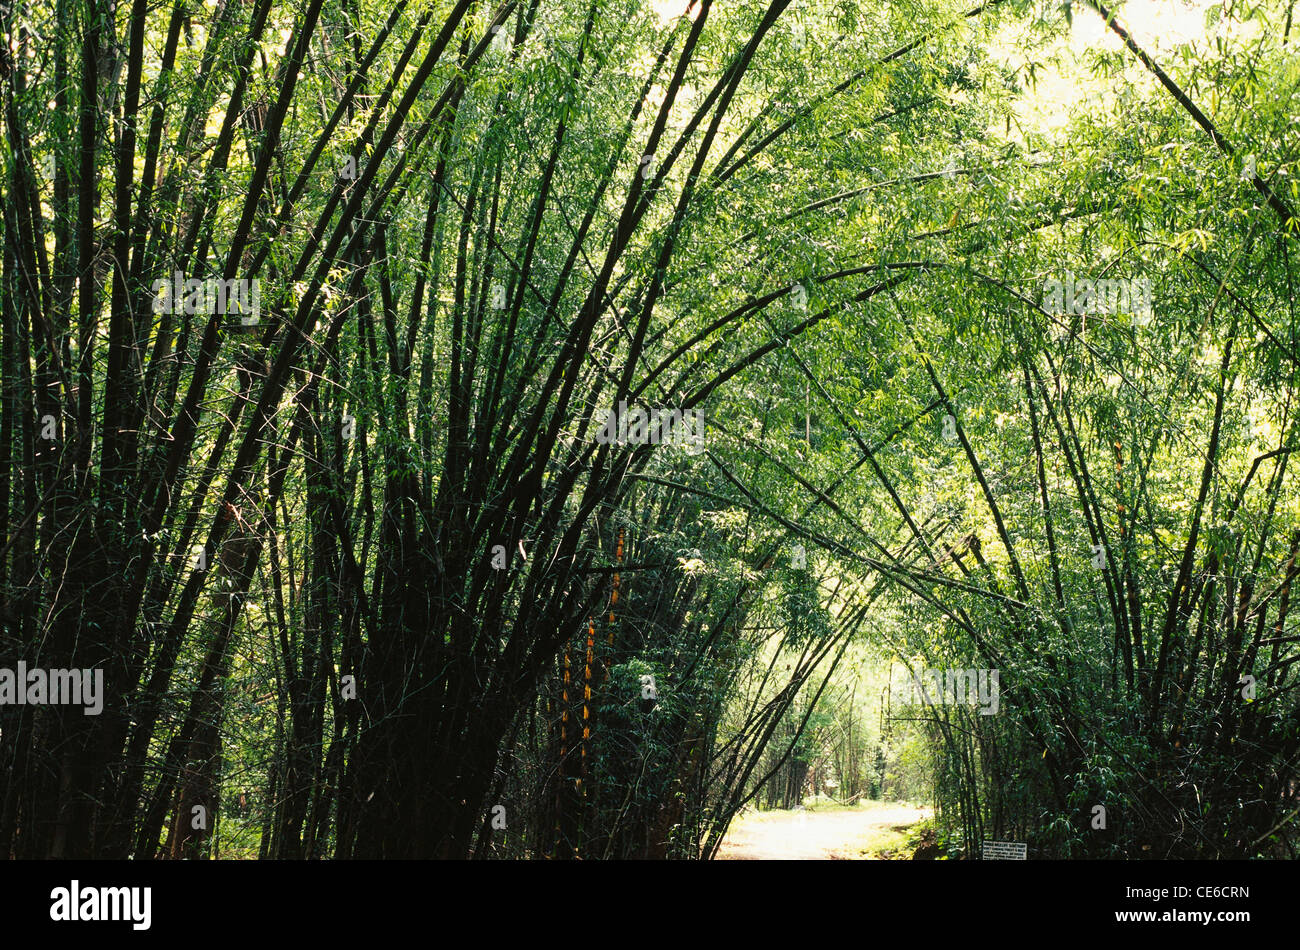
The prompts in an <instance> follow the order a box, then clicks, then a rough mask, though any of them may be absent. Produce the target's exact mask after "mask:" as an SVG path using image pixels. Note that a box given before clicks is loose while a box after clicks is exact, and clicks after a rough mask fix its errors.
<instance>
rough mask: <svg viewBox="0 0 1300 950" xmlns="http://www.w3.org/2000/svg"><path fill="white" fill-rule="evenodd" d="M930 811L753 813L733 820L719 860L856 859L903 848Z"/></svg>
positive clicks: (874, 808) (873, 809) (897, 807)
mask: <svg viewBox="0 0 1300 950" xmlns="http://www.w3.org/2000/svg"><path fill="white" fill-rule="evenodd" d="M930 815H931V811H930V809H928V808H917V807H913V806H911V805H892V804H890V805H874V806H872V807H867V808H844V809H836V810H833V811H775V812H752V813H750V814H748V815H745V816H744V817H742V818H738V819H736V821H734V822H732V825H731V830H730V831H728V832H727V837H726V839H725V840H724V841H723V842H722V847H721V848H720V849H719V850H718V860H720V861H818V860H826V859H838V860H857V859H861V858H864V857H868V856H874V854H875V853H878V852H879V851H880V850H881V849H882V848H883V849H888V848H897V847H901V846H902V844H903V842H904V841H905V840H906V838H907V834H906V832H907V829H908V828H909V827H910V826H911V825H914V824H916V823H917V822H918V821H921V820H922V819H924V818H929V817H930Z"/></svg>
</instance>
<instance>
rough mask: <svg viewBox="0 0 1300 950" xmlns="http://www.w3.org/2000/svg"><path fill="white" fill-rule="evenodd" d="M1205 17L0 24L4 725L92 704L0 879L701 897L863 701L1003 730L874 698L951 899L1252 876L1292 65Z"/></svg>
mask: <svg viewBox="0 0 1300 950" xmlns="http://www.w3.org/2000/svg"><path fill="white" fill-rule="evenodd" d="M1213 12H1214V14H1215V17H1216V20H1215V22H1216V23H1217V24H1218V28H1219V29H1221V30H1226V29H1227V28H1228V27H1229V26H1233V25H1235V26H1239V27H1242V29H1240V30H1237V31H1236V32H1233V33H1232V34H1231V36H1232V37H1233V40H1232V42H1220V43H1218V44H1217V46H1216V45H1215V44H1213V43H1212V42H1209V45H1207V46H1206V47H1205V49H1204V50H1202V52H1201V54H1199V58H1192V57H1186V56H1185V57H1183V58H1182V59H1177V58H1174V57H1171V56H1162V53H1161V52H1160V51H1153V50H1151V49H1148V48H1147V47H1146V46H1145V45H1144V44H1143V42H1142V41H1141V40H1140V38H1139V37H1138V36H1136V35H1135V34H1134V33H1131V32H1129V30H1128V29H1127V28H1126V27H1125V26H1124V25H1123V23H1124V19H1123V13H1124V11H1122V10H1120V11H1111V10H1109V9H1107V8H1105V7H1103V6H1101V5H1100V4H1092V5H1091V6H1085V4H1084V3H1083V2H1082V0H1081V2H1078V3H1075V4H1073V8H1072V9H1071V7H1070V5H1067V6H1066V7H1065V8H1064V9H1061V8H1060V7H1059V5H1056V4H1035V3H1031V2H1028V0H987V2H985V3H980V4H976V3H975V2H974V0H965V2H963V3H957V2H952V0H907V2H904V3H891V4H886V3H883V2H880V3H874V2H873V3H867V2H856V0H846V2H828V0H807V2H804V0H758V2H749V0H742V2H738V3H727V4H721V3H716V2H711V0H693V2H690V3H689V4H688V3H687V2H685V0H682V2H680V3H667V2H664V3H659V2H656V3H646V2H641V0H505V2H502V3H493V2H489V3H483V2H476V0H396V2H395V3H394V4H392V5H374V4H369V3H367V2H366V0H338V2H337V3H331V4H326V3H324V2H323V0H303V2H302V3H300V4H296V5H295V4H287V3H284V2H282V0H201V2H200V0H175V2H173V3H170V4H168V3H163V4H151V3H149V2H147V0H129V2H127V0H122V2H117V0H37V2H28V0H16V2H6V3H4V4H0V23H2V24H3V28H4V34H5V45H4V48H3V50H0V96H2V101H0V107H2V108H3V111H4V116H3V125H4V151H3V160H4V173H3V180H2V181H0V194H2V195H3V223H2V225H0V227H2V228H3V266H2V268H0V310H2V312H3V324H2V325H0V335H2V339H0V343H2V352H0V362H2V364H3V367H2V368H3V394H2V397H0V399H2V403H0V538H2V543H3V553H2V554H0V571H3V577H2V580H0V596H2V597H3V600H2V602H0V623H2V624H3V630H2V631H0V666H4V667H13V666H15V665H16V664H18V663H19V662H22V663H25V664H26V665H27V666H29V667H33V668H35V667H41V668H47V669H51V670H91V669H96V670H103V683H104V695H103V708H102V712H101V713H100V714H98V715H85V714H84V710H83V709H82V708H79V707H77V706H66V705H64V706H60V705H40V704H16V705H8V704H5V705H0V762H2V763H3V765H2V766H0V803H2V804H0V852H3V853H4V854H6V855H9V856H12V857H18V858H45V857H56V858H57V857H68V858H74V857H78V858H85V857H96V858H126V857H134V858H201V857H209V856H212V855H214V854H217V855H222V856H230V855H241V856H258V857H266V858H297V859H307V858H313V859H315V858H331V857H332V858H417V857H438V858H466V857H474V858H488V857H507V858H536V859H569V858H582V859H600V858H635V857H639V858H700V857H704V858H707V857H711V856H713V855H714V854H715V853H716V852H717V850H718V847H719V845H720V843H721V840H722V837H723V835H724V834H725V832H726V829H727V826H728V823H729V821H730V820H731V818H732V816H733V815H734V814H736V812H737V811H738V810H739V809H740V808H742V807H743V806H745V805H746V804H748V803H750V802H752V801H754V800H755V798H756V797H757V796H758V795H759V794H760V792H761V791H762V790H763V789H764V787H765V785H766V783H768V782H769V781H771V780H773V777H774V776H775V775H776V774H777V772H778V770H780V769H781V768H782V767H783V766H784V765H785V764H786V763H788V762H789V761H790V757H791V756H792V755H794V754H796V746H797V743H798V741H799V738H800V736H801V735H802V734H804V732H805V729H806V726H807V723H808V721H809V717H810V716H812V715H813V714H814V710H815V709H816V708H818V703H825V702H827V701H828V699H827V697H829V696H830V695H831V693H830V692H828V690H829V689H830V683H831V681H832V678H833V676H834V674H835V671H836V669H837V667H838V666H839V664H840V663H841V662H843V658H844V657H845V655H846V651H847V650H849V649H850V647H851V646H853V645H854V644H861V643H864V642H865V643H870V644H872V645H873V648H874V649H878V650H880V651H881V652H882V655H887V656H889V657H892V658H895V659H897V660H901V661H902V662H904V663H905V664H907V665H909V666H912V667H933V666H948V667H961V668H988V669H996V670H999V671H1000V672H1001V684H1002V686H1001V688H1002V701H1001V709H1000V712H999V714H998V715H996V716H984V715H981V714H980V713H979V712H978V711H977V710H973V709H968V708H966V707H961V706H936V707H934V708H930V709H926V710H924V711H919V712H918V711H912V712H904V711H903V710H902V709H901V708H895V704H893V702H892V699H891V698H890V697H888V696H887V697H886V698H885V705H886V709H885V714H886V715H887V716H888V717H889V721H890V722H897V723H900V724H902V723H906V722H910V723H911V724H912V725H913V727H915V728H919V729H920V730H921V731H922V733H923V734H924V736H925V737H926V740H927V742H928V744H929V748H930V749H931V751H932V765H933V777H934V788H933V791H934V794H935V800H936V802H937V804H938V805H939V812H940V816H941V823H942V824H943V826H944V827H945V828H946V829H947V831H948V832H949V833H950V835H951V840H953V841H954V842H957V843H959V845H960V846H961V847H964V848H965V849H966V851H967V852H968V853H970V852H973V851H974V850H975V849H977V847H978V842H979V840H981V839H982V838H988V837H998V836H1010V835H1016V836H1018V840H1028V841H1030V842H1031V843H1032V845H1033V847H1034V848H1035V849H1036V851H1037V853H1042V854H1047V855H1055V856H1096V857H1147V856H1150V857H1157V856H1170V855H1196V856H1203V857H1229V856H1237V857H1239V856H1255V855H1266V856H1294V849H1295V847H1296V844H1297V835H1296V823H1295V818H1296V814H1297V810H1298V809H1300V800H1298V799H1300V785H1298V784H1297V771H1296V766H1297V760H1298V758H1300V697H1298V696H1297V692H1296V687H1297V685H1298V684H1300V678H1298V677H1300V674H1298V673H1297V670H1296V667H1295V661H1296V660H1297V658H1300V651H1297V643H1298V642H1300V637H1298V636H1297V635H1296V634H1295V632H1294V624H1295V621H1294V619H1293V617H1292V611H1291V601H1292V597H1293V592H1292V583H1293V581H1294V579H1295V576H1296V574H1297V573H1300V563H1298V562H1297V553H1298V551H1300V504H1297V501H1296V498H1297V494H1296V478H1295V474H1294V473H1293V471H1292V468H1293V467H1292V466H1290V461H1291V458H1290V456H1291V453H1292V451H1293V450H1294V448H1295V445H1296V441H1295V440H1296V434H1297V412H1298V411H1300V407H1297V405H1296V397H1297V396H1298V395H1300V391H1298V390H1297V388H1296V384H1297V378H1296V368H1297V360H1298V359H1300V349H1298V346H1300V339H1298V338H1297V327H1296V322H1295V318H1296V314H1295V289H1294V275H1295V268H1294V264H1293V261H1292V259H1293V257H1294V255H1295V253H1296V250H1297V247H1296V240H1295V235H1296V227H1297V222H1296V221H1295V219H1294V215H1293V211H1294V208H1295V207H1296V204H1297V202H1298V201H1300V198H1298V197H1297V189H1296V172H1297V167H1296V164H1295V158H1294V156H1295V154H1296V146H1297V132H1298V129H1297V124H1296V120H1295V115H1296V114H1297V110H1296V109H1295V108H1294V98H1293V97H1294V93H1295V90H1296V87H1297V85H1298V84H1300V63H1298V61H1297V59H1296V57H1295V42H1294V38H1293V37H1292V36H1291V11H1290V7H1289V6H1288V5H1287V4H1286V3H1284V2H1282V0H1276V2H1272V0H1270V2H1266V3H1263V4H1259V5H1256V6H1250V5H1246V4H1241V3H1225V4H1221V5H1214V6H1213ZM1085 17H1088V18H1091V21H1092V22H1094V23H1095V24H1097V25H1098V27H1099V28H1100V31H1101V33H1104V34H1107V35H1109V36H1111V37H1113V38H1114V39H1115V40H1117V42H1114V41H1113V42H1112V45H1110V46H1107V47H1105V51H1104V52H1100V53H1098V54H1097V55H1096V57H1095V60H1096V61H1095V62H1094V63H1093V64H1092V67H1093V76H1092V82H1093V83H1094V84H1095V87H1096V88H1097V89H1099V90H1101V94H1099V98H1098V100H1097V103H1096V106H1095V108H1093V109H1092V110H1091V111H1085V112H1080V113H1076V114H1075V116H1074V118H1073V119H1072V122H1073V125H1072V126H1071V127H1070V128H1069V130H1068V134H1067V135H1064V136H1060V135H1058V136H1056V137H1054V138H1053V137H1051V136H1048V135H1046V134H1044V133H1042V132H1041V131H1036V130H1034V129H1030V128H1027V124H1028V123H1027V121H1025V120H1024V117H1023V114H1022V111H1021V108H1020V104H1021V103H1023V101H1024V97H1025V95H1026V94H1027V93H1028V92H1029V91H1030V90H1031V89H1032V88H1033V87H1034V82H1035V74H1036V72H1037V71H1039V70H1041V69H1043V68H1044V67H1043V62H1045V61H1046V53H1044V52H1043V50H1046V49H1048V48H1049V47H1050V46H1051V44H1052V43H1053V42H1055V41H1057V40H1059V38H1060V37H1061V36H1062V35H1063V33H1067V32H1068V31H1069V30H1070V28H1071V26H1070V24H1071V22H1072V21H1074V20H1082V19H1084V18H1085ZM1247 26H1252V27H1253V29H1246V28H1245V27H1247ZM1224 35H1225V36H1226V35H1228V34H1227V33H1224ZM1008 36H1014V37H1016V38H1017V39H1016V41H1015V42H1016V43H1017V44H1019V45H1018V46H1017V52H1016V54H1015V55H1014V56H1011V57H1008V56H1007V55H1005V50H1004V47H1005V46H1006V37H1008ZM1207 42H1208V41H1207ZM1000 50H1002V52H999V51H1000ZM1040 56H1041V57H1043V59H1042V61H1039V60H1037V59H1036V57H1040ZM1067 272H1068V273H1069V274H1070V275H1071V276H1070V280H1071V281H1073V279H1074V276H1073V275H1076V274H1077V275H1080V277H1083V276H1087V277H1090V278H1096V279H1098V280H1101V279H1103V278H1106V277H1115V278H1125V279H1128V278H1139V277H1148V278H1150V280H1151V285H1152V287H1153V294H1152V296H1153V303H1154V305H1153V308H1152V309H1153V314H1152V316H1151V318H1150V319H1146V320H1138V319H1130V315H1127V314H1116V313H1114V312H1108V311H1107V310H1106V308H1104V307H1103V308H1100V309H1099V308H1097V307H1095V306H1094V307H1092V308H1091V309H1089V308H1086V307H1085V308H1083V309H1082V310H1080V309H1079V308H1074V309H1070V308H1068V307H1067V308H1066V309H1065V310H1064V311H1061V310H1060V308H1053V307H1051V306H1049V305H1048V301H1047V299H1046V298H1045V296H1044V293H1043V287H1044V281H1045V280H1052V279H1058V280H1059V279H1064V278H1065V275H1066V274H1067ZM250 286H251V287H252V288H253V292H252V297H251V298H249V297H248V296H247V294H245V293H244V291H245V290H246V289H247V288H248V287H250ZM1072 286H1073V285H1072ZM213 287H215V288H217V289H218V290H219V291H220V299H221V300H223V301H225V302H226V303H228V302H229V300H233V299H235V298H236V297H238V300H239V306H238V307H229V306H223V305H218V306H213V305H212V302H213V293H212V289H211V288H213ZM236 287H238V288H239V291H238V292H237V291H236V290H235V288H236ZM250 299H251V300H252V301H255V303H254V304H253V309H252V310H250V309H249V307H248V306H247V304H248V302H249V300H250ZM626 406H647V407H653V408H655V409H656V410H660V409H662V410H663V413H664V418H666V417H667V413H668V411H669V410H672V411H676V412H678V413H679V416H678V417H680V418H682V419H685V418H687V417H689V416H691V414H693V413H698V414H699V418H700V419H702V420H703V423H704V435H705V438H703V439H699V440H697V441H695V442H693V443H688V442H682V443H680V444H662V443H658V442H657V440H655V439H653V438H643V439H640V440H638V439H637V438H635V437H632V438H616V439H610V438H605V437H602V432H603V431H605V430H606V429H607V427H608V425H609V419H610V418H611V416H610V414H611V413H614V412H615V411H616V410H618V409H619V407H626ZM624 421H626V420H624ZM667 425H668V423H667V422H664V423H663V426H664V427H663V428H662V429H660V430H659V431H660V433H665V432H667V431H668V430H667ZM651 431H652V432H653V431H654V430H653V426H652V427H651ZM668 441H669V440H664V442H665V443H666V442H668ZM900 727H902V726H900ZM1097 805H1101V806H1104V809H1105V811H1106V813H1107V815H1108V817H1109V821H1108V822H1107V823H1106V825H1105V828H1104V830H1098V829H1097V828H1096V826H1095V823H1090V816H1091V815H1093V814H1095V811H1094V809H1095V806H1097Z"/></svg>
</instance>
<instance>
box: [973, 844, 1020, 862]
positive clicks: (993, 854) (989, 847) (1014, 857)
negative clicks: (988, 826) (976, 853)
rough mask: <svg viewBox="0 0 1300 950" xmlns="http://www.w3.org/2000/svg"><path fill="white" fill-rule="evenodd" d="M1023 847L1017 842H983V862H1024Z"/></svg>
mask: <svg viewBox="0 0 1300 950" xmlns="http://www.w3.org/2000/svg"><path fill="white" fill-rule="evenodd" d="M1025 851H1026V848H1025V845H1024V844H1023V843H1022V842H1019V841H985V842H984V854H983V855H982V857H983V859H984V860H985V861H1024V860H1025Z"/></svg>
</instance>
